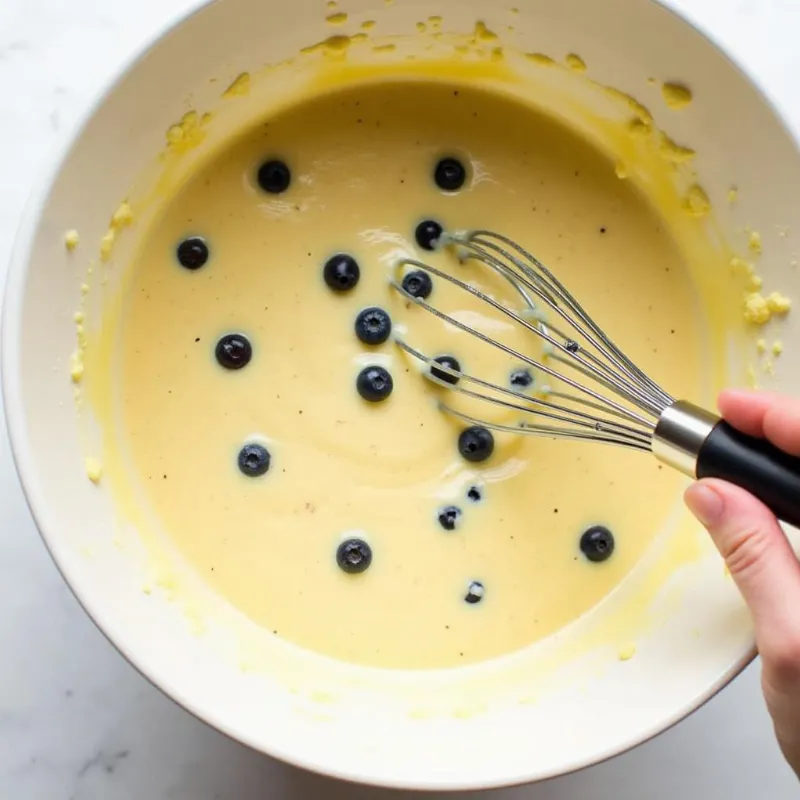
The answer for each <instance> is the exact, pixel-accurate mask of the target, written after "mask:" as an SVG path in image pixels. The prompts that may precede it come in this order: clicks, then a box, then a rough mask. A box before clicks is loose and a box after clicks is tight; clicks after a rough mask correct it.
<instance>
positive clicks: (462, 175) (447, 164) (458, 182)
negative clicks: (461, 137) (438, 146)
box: [433, 158, 467, 192]
mask: <svg viewBox="0 0 800 800" xmlns="http://www.w3.org/2000/svg"><path fill="white" fill-rule="evenodd" d="M433 179H434V180H435V181H436V185H437V186H438V187H439V188H440V189H443V190H444V191H445V192H457V191H458V190H459V189H460V188H461V187H462V186H463V185H464V181H466V179H467V170H466V169H465V168H464V165H463V164H462V163H461V162H460V161H459V160H458V159H457V158H443V159H442V160H441V161H440V162H439V163H438V164H437V165H436V169H435V170H434V172H433Z"/></svg>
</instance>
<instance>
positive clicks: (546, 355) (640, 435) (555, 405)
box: [391, 230, 800, 527]
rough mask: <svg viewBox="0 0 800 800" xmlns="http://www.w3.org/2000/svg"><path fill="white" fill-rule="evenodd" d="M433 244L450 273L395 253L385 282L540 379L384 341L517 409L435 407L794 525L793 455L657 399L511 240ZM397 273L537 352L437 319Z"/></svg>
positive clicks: (442, 379) (797, 513) (453, 237)
mask: <svg viewBox="0 0 800 800" xmlns="http://www.w3.org/2000/svg"><path fill="white" fill-rule="evenodd" d="M439 247H440V248H446V249H448V250H450V251H452V253H453V255H454V256H455V257H456V259H457V263H455V264H454V266H455V267H456V268H455V269H454V270H453V271H452V272H449V271H445V270H442V269H437V268H436V267H434V266H431V265H430V264H427V263H425V262H422V261H417V260H414V259H410V258H402V259H400V260H399V261H398V264H397V272H396V274H395V276H394V277H393V279H392V280H391V285H392V287H393V288H394V289H395V290H396V291H398V292H399V293H400V294H401V295H403V297H404V298H405V299H406V300H408V301H411V302H414V303H416V304H417V305H418V306H419V307H421V308H423V309H425V310H426V311H428V312H430V313H431V314H433V315H435V316H436V317H438V318H439V319H440V320H442V321H444V322H445V323H447V324H449V325H452V326H454V327H455V328H457V329H460V330H462V331H464V332H466V333H468V334H470V335H472V336H474V337H476V338H477V339H480V340H482V341H483V342H485V343H486V344H488V345H492V346H493V347H496V348H498V349H499V350H501V351H503V352H504V353H505V354H506V355H507V356H510V357H511V358H513V359H515V360H516V361H518V362H522V363H524V364H527V365H529V366H530V367H533V368H534V369H535V370H537V371H538V372H539V373H542V374H544V375H547V376H549V379H550V380H551V381H552V385H551V386H550V387H546V389H545V391H543V392H540V393H539V394H538V396H537V395H532V394H528V393H523V392H521V391H516V390H515V389H514V388H507V387H503V386H500V385H498V384H496V383H493V382H491V381H487V380H484V379H483V378H481V377H480V376H477V375H471V374H469V373H467V372H464V371H461V370H460V369H456V368H455V367H454V366H452V365H449V364H447V363H443V362H442V360H441V359H434V358H433V357H431V356H430V355H426V354H425V353H423V352H421V351H420V350H418V349H417V348H415V347H414V346H413V345H412V344H411V343H409V342H408V341H406V340H405V338H403V337H402V336H397V337H396V339H395V341H396V343H397V345H398V346H399V347H400V348H401V349H402V350H404V351H405V352H406V353H407V354H409V355H410V356H412V357H414V358H416V359H419V360H420V361H422V362H424V363H425V364H427V365H428V366H429V367H431V369H427V370H426V376H427V377H428V378H429V379H430V380H433V381H434V382H436V383H438V384H439V385H441V386H442V387H444V388H446V389H448V390H450V391H452V392H457V393H460V394H461V395H464V396H466V397H469V398H472V399H474V400H479V401H482V402H485V403H487V404H491V406H493V407H500V408H502V409H505V410H507V411H511V412H513V413H515V414H518V415H519V420H518V422H516V423H515V424H506V423H499V422H492V421H489V420H487V419H483V418H480V417H478V416H473V415H471V414H468V413H465V412H463V411H460V410H458V409H456V408H455V407H454V406H453V405H452V404H451V403H450V402H447V401H444V400H441V401H440V403H439V405H440V408H441V410H442V411H443V412H445V413H447V414H450V415H452V416H454V417H456V418H458V419H460V420H461V421H462V422H464V423H467V424H468V425H479V426H482V427H485V428H489V429H493V430H498V431H506V432H511V433H515V434H530V435H536V436H545V437H550V438H555V439H571V440H578V441H586V442H598V443H604V444H611V445H618V446H621V447H625V448H628V449H631V450H640V451H644V452H651V453H652V454H653V455H655V457H656V458H657V459H658V460H659V461H661V462H663V463H664V464H666V465H668V466H670V467H672V468H675V469H677V470H679V471H681V472H682V473H684V474H685V475H687V476H689V477H691V478H721V479H723V480H726V481H729V482H731V483H734V484H736V485H738V486H740V487H742V488H743V489H746V490H747V491H749V492H750V493H751V494H753V495H755V496H756V497H758V498H759V499H760V500H761V501H762V502H764V503H765V504H766V505H767V506H769V508H770V509H771V510H772V511H773V512H774V513H775V514H776V516H777V517H778V518H779V519H781V520H783V521H784V522H787V523H789V524H791V525H795V526H798V527H800V458H796V457H793V456H790V455H787V454H786V453H784V452H782V451H780V450H779V449H778V448H776V447H774V446H773V445H771V444H770V443H769V442H767V441H766V440H762V439H757V438H753V437H750V436H746V435H744V434H742V433H740V432H739V431H737V430H736V429H735V428H733V427H732V426H731V425H729V424H728V423H726V422H725V421H724V420H722V419H721V418H720V417H719V416H717V415H715V414H713V413H711V412H709V411H707V410H705V409H703V408H701V407H699V406H697V405H695V404H693V403H691V402H688V401H685V400H675V399H674V398H673V397H671V396H670V395H669V394H667V392H665V391H664V390H663V389H662V388H661V387H660V386H658V385H657V384H656V383H655V381H653V380H652V379H651V378H650V377H649V376H648V375H646V374H645V373H644V372H643V371H642V370H641V369H639V367H637V366H636V365H635V364H634V363H633V362H632V361H631V360H630V358H628V357H627V356H626V355H625V354H624V353H623V352H622V350H620V348H619V347H617V345H616V344H615V343H614V342H612V341H611V339H610V338H609V337H608V336H607V335H606V334H605V333H604V332H603V330H602V329H601V328H600V327H599V326H598V325H597V324H596V323H595V322H594V320H593V319H592V318H591V317H590V316H589V315H588V314H587V312H586V311H585V310H584V308H583V306H582V305H581V304H580V303H579V302H578V301H577V300H576V299H575V297H573V295H572V294H571V293H570V292H569V291H568V290H567V289H566V287H565V286H564V285H563V284H562V283H561V282H560V281H559V280H558V279H557V278H556V277H555V276H554V275H553V273H552V272H550V270H548V269H547V267H545V266H544V264H542V263H541V262H540V261H539V260H538V259H537V258H535V257H534V256H533V255H532V254H531V253H529V252H528V251H527V250H525V249H524V248H523V247H521V246H520V245H519V244H517V243H516V242H514V241H513V240H511V239H509V238H507V237H505V236H502V235H500V234H498V233H494V232H492V231H486V230H473V231H465V232H458V233H445V234H443V235H442V237H441V238H440V240H439ZM470 261H474V262H477V263H478V264H479V265H481V267H485V268H486V269H488V270H491V271H492V272H493V273H495V274H496V275H499V276H500V277H501V278H503V279H504V280H505V281H507V282H508V283H509V284H510V285H511V287H512V289H513V290H514V292H515V294H518V295H519V298H520V303H519V304H518V306H516V307H509V305H508V304H507V303H504V302H501V301H500V300H498V299H496V298H495V297H493V296H492V295H491V294H490V293H489V292H488V291H486V290H485V289H483V288H481V287H480V285H475V283H474V282H471V281H468V280H465V279H463V278H462V277H461V276H460V275H459V269H458V264H461V265H464V264H466V262H470ZM409 268H410V269H412V270H414V271H416V270H422V271H424V272H425V273H427V274H428V275H429V276H434V277H436V278H439V279H441V280H445V281H448V282H449V283H450V284H453V285H455V286H457V287H459V289H461V290H463V291H464V292H468V293H469V294H471V295H472V296H473V297H475V298H478V299H479V300H480V301H482V302H484V303H486V304H487V305H488V306H491V307H492V308H493V309H494V310H495V311H496V312H498V313H499V314H501V315H503V316H505V317H507V318H508V319H510V320H512V322H513V323H515V324H517V325H519V326H521V327H522V328H523V329H525V330H527V331H528V332H529V333H530V334H531V335H532V336H535V337H538V340H539V342H538V343H539V346H540V352H541V353H542V355H539V354H538V353H535V354H534V355H538V356H539V357H533V356H531V355H530V353H521V352H518V351H517V350H516V349H514V348H511V347H509V346H507V345H506V344H505V343H503V342H500V341H497V339H495V338H493V337H491V336H489V335H488V334H486V333H484V332H483V331H481V330H477V329H476V328H475V327H472V326H470V325H468V324H466V323H465V322H464V321H462V320H460V319H456V318H455V317H454V316H451V315H449V314H447V313H445V312H443V311H442V310H440V309H439V308H437V307H436V306H435V305H434V304H432V303H430V302H428V300H427V299H426V298H425V297H423V296H422V295H423V294H426V293H425V292H415V291H414V290H413V289H412V288H410V287H409V288H406V287H404V284H403V282H402V280H398V278H399V276H400V275H401V273H402V272H407V270H408V269H409ZM466 277H468V276H466V275H465V276H464V278H466ZM418 295H419V296H418ZM434 296H435V293H434ZM532 341H534V340H532ZM531 351H533V348H531ZM487 409H488V406H487Z"/></svg>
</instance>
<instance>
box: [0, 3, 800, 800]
mask: <svg viewBox="0 0 800 800" xmlns="http://www.w3.org/2000/svg"><path fill="white" fill-rule="evenodd" d="M599 1H600V2H602V1H603V0H599ZM670 4H671V5H673V6H675V7H678V8H680V9H681V10H683V11H685V12H686V13H687V14H688V15H689V16H691V17H693V18H695V19H696V20H697V21H699V22H700V23H701V24H703V25H705V26H707V27H708V28H709V29H711V30H713V32H714V35H715V36H716V37H717V39H718V40H719V41H720V42H721V43H722V44H723V45H724V46H725V47H726V48H727V49H728V50H729V51H730V52H732V53H734V54H735V55H736V57H737V58H738V59H739V60H740V61H741V62H743V63H744V64H746V65H747V67H748V68H749V69H750V70H751V72H752V73H753V74H754V75H755V76H756V77H757V79H758V80H760V81H761V82H762V83H763V85H765V86H766V87H768V89H769V91H770V92H771V93H772V94H773V96H774V98H775V99H776V100H777V102H778V103H779V104H780V106H781V107H782V110H783V111H784V113H785V114H786V115H787V117H788V119H789V120H790V121H791V122H792V124H793V125H794V126H795V127H796V129H797V130H800V86H799V85H798V82H797V76H798V75H800V48H798V47H797V43H796V41H797V35H798V33H800V0H670ZM191 5H193V0H136V2H131V1H130V0H0V265H2V266H1V267H0V269H2V270H5V265H6V263H7V261H8V255H9V252H10V248H11V245H12V240H13V237H14V232H15V228H16V225H17V220H18V217H19V214H20V211H21V208H22V206H23V204H24V202H25V200H26V197H27V193H28V190H29V187H30V183H31V179H32V176H33V175H34V174H35V173H36V172H37V170H38V169H39V168H40V166H41V163H42V161H43V159H44V157H45V155H46V154H47V153H48V152H49V150H50V149H51V148H52V146H53V145H54V144H55V143H56V142H57V141H58V140H59V138H60V137H61V136H63V135H64V134H63V132H64V128H65V126H67V125H68V123H69V122H70V121H71V120H73V119H74V118H75V116H76V114H78V113H79V112H80V110H81V109H82V108H83V107H84V105H85V104H86V103H87V102H88V100H89V99H90V98H91V97H92V95H93V94H94V92H95V91H96V90H97V89H98V87H99V86H100V85H101V84H102V83H103V81H104V80H105V76H106V75H107V74H108V72H109V70H112V69H115V68H116V67H117V65H118V64H120V63H121V62H122V61H123V60H125V59H126V58H127V56H128V54H129V53H130V52H131V51H132V50H134V49H135V48H137V47H138V46H139V45H140V43H141V42H142V41H143V40H144V39H145V37H146V36H147V35H148V34H149V33H150V32H152V31H154V30H155V29H157V28H158V27H159V26H160V25H161V24H162V23H163V22H164V21H165V20H167V19H169V18H170V17H172V16H173V15H175V14H176V13H178V12H179V11H180V10H182V9H183V8H187V7H189V6H191ZM798 188H799V190H800V187H798ZM0 436H1V437H2V438H1V439H0V481H1V482H2V483H0V487H1V489H0V491H2V495H1V497H2V499H1V500H0V799H2V800H256V799H257V798H258V800H261V799H262V798H271V799H273V798H274V800H301V799H302V800H307V799H310V798H342V799H344V798H347V799H348V800H350V799H353V800H360V799H361V798H364V799H366V798H374V799H376V800H379V799H380V798H384V797H385V798H388V797H390V796H392V797H393V796H395V795H394V794H393V793H389V792H382V791H377V790H373V789H367V788H360V787H352V786H349V785H346V784H339V783H334V782H332V781H328V780H326V779H323V778H319V777H317V776H313V775H307V774H305V773H301V772H299V771H297V770H294V769H291V768H289V767H286V766H283V765H281V764H278V763H276V762H274V761H272V760H270V759H268V758H265V757H263V756H261V755H259V754H256V753H253V752H251V751H249V750H246V749H245V748H243V747H241V746H239V745H238V744H236V743H234V742H231V741H229V740H228V739H226V738H224V737H223V736H221V735H219V734H217V733H216V732H214V731H212V730H210V729H209V728H207V727H206V726H205V725H203V724H201V723H199V722H197V721H196V720H194V719H193V718H192V717H190V716H189V715H188V714H186V713H185V712H183V711H182V710H181V709H179V708H177V707H176V706H175V705H173V704H172V703H171V702H170V701H169V700H167V699H166V698H165V697H163V696H162V695H161V694H160V693H159V692H157V691H156V690H155V689H153V688H152V687H151V686H150V685H149V684H147V683H146V682H145V681H144V680H143V679H142V678H141V677H140V676H139V675H138V674H137V673H135V672H134V671H133V669H132V668H131V667H129V666H128V664H127V663H126V662H125V661H123V659H122V658H121V657H120V656H119V655H118V654H117V653H116V651H115V650H114V649H113V648H112V647H111V646H110V645H109V644H108V642H106V640H105V639H104V638H103V636H102V635H101V634H100V633H99V632H98V631H97V630H96V629H95V628H94V626H93V625H92V623H91V622H89V620H88V619H87V618H86V617H85V616H84V615H83V613H82V611H81V610H80V609H79V608H78V606H77V603H76V602H75V600H74V599H73V598H72V596H71V594H70V593H69V591H68V589H67V588H66V586H65V585H64V583H63V581H62V580H61V578H60V576H59V575H58V573H57V572H56V570H55V568H54V566H53V565H52V563H51V562H50V559H49V557H48V555H47V553H46V552H45V549H44V547H43V545H42V543H41V542H40V540H39V537H38V535H37V533H36V530H35V528H34V525H33V522H32V521H31V518H30V515H29V513H28V510H27V508H26V506H25V502H24V500H23V497H22V494H21V492H20V489H19V486H18V483H17V479H16V475H15V472H14V467H13V464H12V461H11V456H10V454H9V448H8V441H7V438H6V434H5V429H4V428H3V429H2V432H0ZM495 797H496V798H498V800H582V799H583V798H586V799H587V800H611V798H614V800H634V798H636V800H640V799H642V798H646V799H647V800H673V799H674V798H678V797H680V798H684V800H695V798H697V799H699V798H703V800H716V799H717V798H726V799H727V800H749V799H750V798H757V799H758V800H762V799H763V800H789V798H795V797H800V786H798V784H797V781H796V779H795V778H794V776H793V775H791V774H790V773H789V771H788V769H787V768H786V767H785V766H784V764H783V763H782V761H781V758H780V755H779V753H778V750H777V747H776V745H775V743H774V741H773V738H772V733H771V728H770V724H769V720H768V718H767V716H766V713H765V711H764V709H763V706H762V701H761V697H760V693H759V686H758V673H757V670H756V669H751V670H749V671H748V672H747V673H746V674H745V675H744V676H743V677H742V678H740V679H739V680H738V681H736V682H735V683H734V685H733V686H731V687H730V688H729V689H727V690H726V691H725V692H723V693H722V695H721V696H719V697H717V698H716V699H715V700H713V701H712V702H711V703H709V704H708V705H707V706H706V707H705V708H703V709H702V710H700V711H699V712H698V713H697V714H695V715H694V716H693V717H692V718H690V719H689V720H687V721H686V722H684V723H682V724H680V725H679V726H677V727H676V728H675V729H673V730H671V731H669V732H668V733H666V734H664V735H663V736H661V737H660V738H659V739H657V740H656V741H654V742H651V743H649V744H647V745H645V746H643V747H641V748H639V749H638V750H636V751H635V752H633V753H629V754H627V755H625V756H622V757H620V758H618V759H615V760H614V761H612V762H610V763H608V764H604V765H602V766H600V767H596V768H594V769H591V770H587V771H585V772H583V773H580V774H577V775H573V776H570V777H567V778H562V779H560V780H556V781H552V782H550V783H547V784H540V785H538V786H532V787H525V788H520V789H515V790H508V791H504V792H499V793H497V794H496V795H495Z"/></svg>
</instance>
